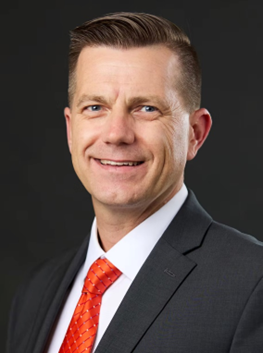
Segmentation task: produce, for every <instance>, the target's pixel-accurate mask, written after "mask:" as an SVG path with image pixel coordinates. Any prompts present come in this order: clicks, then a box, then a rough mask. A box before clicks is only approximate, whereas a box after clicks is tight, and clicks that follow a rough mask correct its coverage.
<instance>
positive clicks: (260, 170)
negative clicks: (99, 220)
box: [0, 0, 263, 351]
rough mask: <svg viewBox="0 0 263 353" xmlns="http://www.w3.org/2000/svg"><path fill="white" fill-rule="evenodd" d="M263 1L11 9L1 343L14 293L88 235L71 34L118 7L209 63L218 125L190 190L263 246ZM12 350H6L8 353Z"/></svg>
mask: <svg viewBox="0 0 263 353" xmlns="http://www.w3.org/2000/svg"><path fill="white" fill-rule="evenodd" d="M261 10H262V9H261V3H260V1H258V2H251V1H238V0H235V1H234V0H232V1H231V0H210V1H202V0H201V1H195V0H192V1H166V0H162V1H156V2H154V1H152V2H151V3H149V4H148V2H147V1H144V0H141V1H132V2H130V4H129V3H126V5H125V4H124V2H123V1H122V2H121V1H114V0H113V1H104V2H101V1H93V2H90V1H69V0H63V1H52V2H50V3H48V2H44V1H43V2H38V1H34V2H33V1H27V0H25V1H12V2H10V3H6V4H5V5H3V4H2V5H1V13H0V29H1V31H0V35H1V38H0V45H1V50H0V60H1V65H0V70H1V81H0V82H1V85H0V87H1V95H0V100H1V142H2V147H1V152H2V159H1V162H2V169H1V176H2V183H1V186H2V188H3V189H2V193H1V195H3V199H2V221H1V226H2V230H1V266H0V269H1V282H2V284H1V303H2V304H1V305H2V308H1V319H0V320H1V338H0V342H2V343H1V345H4V342H5V335H6V322H7V315H8V311H9V307H10V303H11V298H12V296H13V294H14V292H15V289H16V287H17V286H18V284H19V283H20V282H21V281H22V280H23V277H24V276H25V274H26V272H27V271H28V270H29V269H30V268H32V267H33V266H35V265H36V264H38V263H40V262H42V261H44V260H45V259H47V258H49V257H52V256H55V255H57V254H59V253H60V252H61V251H63V250H64V249H67V248H69V247H72V246H76V245H77V244H79V243H80V241H81V240H82V238H83V237H84V236H85V235H86V234H87V233H88V232H89V228H90V224H91V220H92V217H93V211H92V207H91V203H90V197H89V195H88V194H87V192H86V191H85V190H84V188H83V186H82V185H81V184H80V182H79V181H78V179H77V177H76V176H75V174H74V171H73V169H72V167H71V160H70V155H69V153H68V148H67V143H66V134H65V124H64V118H63V108H64V106H65V105H66V104H67V94H66V92H67V52H68V43H69V36H68V31H69V29H72V28H74V27H75V26H77V25H79V24H81V23H82V22H84V21H86V20H88V19H91V18H93V17H97V16H100V15H102V14H105V13H108V12H114V11H141V12H151V13H153V14H157V15H161V16H164V17H167V18H168V19H170V20H172V21H174V22H175V23H176V24H178V25H179V26H181V27H183V28H184V29H185V31H186V32H187V34H188V35H189V36H190V38H191V40H192V43H193V44H194V46H195V47H196V49H197V51H198V54H199V56H200V60H201V65H202V68H203V103H202V105H203V106H204V107H206V108H207V109H208V110H209V111H210V112H211V114H212V117H213V122H214V124H213V129H212V132H211V134H210V136H209V138H208V141H207V142H206V144H205V146H204V147H203V148H202V150H201V151H200V152H199V154H198V156H197V158H196V159H195V160H194V161H192V162H190V164H189V165H188V166H187V170H186V184H187V186H188V187H190V188H192V189H193V190H194V192H195V193H196V195H197V197H198V199H199V201H200V202H201V203H202V204H203V206H204V207H205V208H206V209H207V211H208V212H209V213H210V214H211V215H212V216H213V217H214V218H215V219H216V220H218V221H220V222H223V223H226V224H228V225H231V226H233V227H236V228H238V229H240V230H242V231H244V232H247V233H250V234H253V235H255V236H256V237H258V238H259V239H261V240H263V232H262V228H263V221H262V218H263V211H262V206H263V187H262V178H263V167H262V145H261V143H262V138H261V136H262V131H263V120H262V119H263V118H262V114H261V112H262V106H261V105H262V62H263V49H262V34H263V24H262V18H261V17H262V11H261ZM1 351H3V349H1Z"/></svg>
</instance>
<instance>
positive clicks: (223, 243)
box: [8, 13, 263, 353]
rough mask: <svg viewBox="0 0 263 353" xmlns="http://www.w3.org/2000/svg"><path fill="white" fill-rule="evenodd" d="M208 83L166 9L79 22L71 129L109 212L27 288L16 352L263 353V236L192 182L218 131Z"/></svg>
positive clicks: (89, 185) (15, 315)
mask: <svg viewBox="0 0 263 353" xmlns="http://www.w3.org/2000/svg"><path fill="white" fill-rule="evenodd" d="M200 89H201V75H200V68H199V65H198V60H197V57H196V53H195V51H194V49H193V48H192V47H191V45H190V41H189V39H188V38H187V36H186V35H185V34H184V33H183V32H182V31H181V30H180V29H179V28H178V27H176V26H175V25H174V24H172V23H170V22H169V21H167V20H165V19H161V18H159V17H156V16H153V15H148V14H132V13H116V14H113V15H109V16H106V17H104V18H100V19H95V20H93V21H90V22H87V23H85V24H84V25H82V26H80V27H78V28H76V29H75V30H74V31H73V32H72V38H71V46H70V56H69V107H68V108H66V109H65V118H66V124H67V137H68V144H69V149H70V152H71V155H72V162H73V166H74V169H75V171H76V173H77V175H78V177H79V178H80V180H81V181H82V183H83V185H84V186H85V188H86V189H87V191H88V192H89V193H90V194H91V196H92V201H93V205H94V210H95V214H96V218H95V220H94V223H93V226H92V230H91V234H90V236H89V237H88V238H87V239H85V241H84V244H82V246H81V248H80V249H79V250H78V251H77V252H75V251H72V252H70V253H67V254H65V255H63V256H61V258H59V259H56V260H52V261H51V262H49V263H48V264H46V265H45V266H42V267H41V268H40V269H38V270H37V271H35V272H34V273H33V274H32V275H31V276H30V279H29V280H28V282H27V283H25V285H24V286H23V287H22V288H21V289H20V292H19V293H18V294H17V296H16V299H15V301H14V304H13V308H12V313H11V321H10V330H9V341H8V353H11V352H12V353H18V352H23V353H42V352H47V353H57V352H60V353H63V352H96V353H105V352H106V353H108V352H109V353H129V352H135V353H162V352H165V353H169V352H173V353H174V352H177V353H191V352H195V353H211V352H213V353H225V352H231V353H259V352H262V351H263V280H262V278H263V247H262V244H261V243H260V242H258V241H257V240H256V239H254V238H252V237H250V236H247V235H244V234H241V233H239V232H238V231H236V230H234V229H231V228H228V227H226V226H224V225H221V224H218V223H216V222H214V221H213V220H212V218H211V217H210V216H209V215H208V214H207V213H206V212H205V211H204V210H203V209H202V207H201V206H200V205H199V204H198V202H197V200H196V198H195V196H194V195H193V193H192V192H191V191H190V190H187V188H186V187H185V185H184V183H183V181H184V169H185V164H186V162H187V161H188V160H191V159H193V158H194V157H195V155H196V154H197V152H198V150H199V148H200V147H201V146H202V144H203V142H204V141H205V139H206V137H207V135H208V133H209V130H210V127H211V117H210V115H209V112H208V111H207V110H206V109H203V108H200ZM87 273H88V275H87ZM102 292H103V293H102Z"/></svg>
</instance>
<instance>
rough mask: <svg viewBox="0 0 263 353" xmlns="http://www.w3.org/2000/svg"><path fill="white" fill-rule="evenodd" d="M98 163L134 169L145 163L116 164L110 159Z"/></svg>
mask: <svg viewBox="0 0 263 353" xmlns="http://www.w3.org/2000/svg"><path fill="white" fill-rule="evenodd" d="M98 161H99V162H100V163H101V164H102V165H113V166H115V167H124V166H125V167H126V166H128V167H134V166H137V165H139V164H142V163H143V162H131V161H123V162H116V161H111V160H108V159H98Z"/></svg>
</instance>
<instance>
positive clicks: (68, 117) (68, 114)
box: [64, 107, 72, 153]
mask: <svg viewBox="0 0 263 353" xmlns="http://www.w3.org/2000/svg"><path fill="white" fill-rule="evenodd" d="M64 116H65V119H66V127H67V140H68V147H69V151H70V153H71V146H72V131H71V111H70V108H68V107H66V108H65V109H64Z"/></svg>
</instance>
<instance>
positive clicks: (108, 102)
mask: <svg viewBox="0 0 263 353" xmlns="http://www.w3.org/2000/svg"><path fill="white" fill-rule="evenodd" d="M179 73H180V67H179V64H178V60H177V57H176V55H175V54H174V53H173V52H172V51H171V50H170V49H168V48H166V47H165V46H160V45H158V46H148V47H144V48H132V49H116V48H112V47H107V46H99V47H86V48H84V49H83V50H82V51H81V53H80V56H79V59H78V63H77V67H76V90H75V94H74V97H73V101H72V104H71V108H68V107H67V108H65V118H66V124H67V138H68V145H69V149H70V152H71V156H72V162H73V166H74V169H75V171H76V173H77V175H78V177H79V179H80V180H81V182H82V183H83V185H84V186H85V188H86V189H87V191H88V192H89V193H90V194H91V196H92V201H93V206H94V210H95V214H96V217H97V225H98V232H99V236H100V240H101V244H102V246H103V248H104V250H105V251H107V250H109V249H110V248H111V247H112V246H114V244H116V243H117V242H118V241H119V240H120V239H121V238H122V237H124V236H125V235H126V234H127V233H128V232H129V231H131V230H132V229H133V228H135V227H136V226H137V225H138V224H140V223H141V222H142V221H144V220H145V219H146V218H147V217H149V216H150V215H151V214H153V213H154V212H156V211H157V210H158V209H159V208H160V207H162V206H163V205H164V204H165V203H166V202H167V201H169V200H170V199H171V198H172V197H173V196H174V195H175V194H176V193H177V192H178V191H179V190H180V188H181V187H182V184H183V179H184V169H185V164H186V162H187V160H191V159H193V158H194V157H195V155H196V153H197V151H198V150H199V148H200V147H201V145H202V144H203V142H204V141H205V139H206V137H207V135H208V133H209V130H210V128H211V117H210V115H209V113H208V111H207V110H206V109H204V108H202V109H198V110H196V111H194V112H191V113H189V112H188V111H187V109H186V108H185V106H184V101H183V97H180V95H179V93H178V90H177V89H176V80H177V78H178V77H179V76H178V75H179ZM101 161H102V162H101ZM105 161H111V162H110V163H111V164H112V163H116V162H117V163H123V162H129V163H133V165H128V166H127V165H122V166H120V165H118V166H116V165H111V164H106V165H105ZM102 163H104V164H102ZM107 163H109V162H107ZM134 164H136V165H134Z"/></svg>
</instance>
